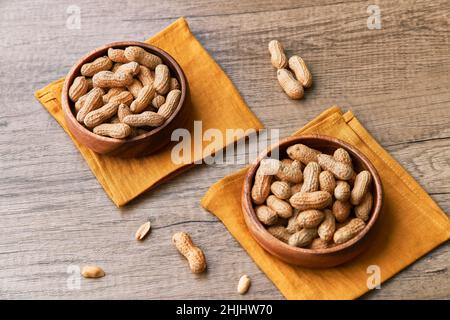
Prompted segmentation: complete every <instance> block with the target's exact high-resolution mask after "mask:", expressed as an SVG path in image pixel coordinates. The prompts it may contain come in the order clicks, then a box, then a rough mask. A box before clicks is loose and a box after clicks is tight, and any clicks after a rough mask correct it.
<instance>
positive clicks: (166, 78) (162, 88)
mask: <svg viewBox="0 0 450 320" xmlns="http://www.w3.org/2000/svg"><path fill="white" fill-rule="evenodd" d="M153 86H154V87H155V89H156V92H158V93H159V94H163V95H164V94H166V93H167V92H169V89H170V71H169V67H168V66H166V65H165V64H159V65H157V66H156V69H155V80H154V82H153Z"/></svg>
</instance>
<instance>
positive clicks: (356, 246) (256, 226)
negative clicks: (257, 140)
mask: <svg viewBox="0 0 450 320" xmlns="http://www.w3.org/2000/svg"><path fill="white" fill-rule="evenodd" d="M297 143H302V144H304V145H307V146H308V147H311V148H314V149H317V150H319V151H321V152H323V153H328V154H332V153H333V152H334V150H336V149H337V148H344V149H345V150H347V151H348V153H349V154H350V156H351V157H352V160H353V167H354V168H355V170H356V172H359V171H361V170H368V171H369V172H370V173H371V175H372V178H373V179H372V193H373V206H372V212H371V215H370V219H369V221H368V222H367V225H366V227H365V228H364V229H363V230H362V231H361V232H360V233H359V234H358V235H357V236H356V237H354V238H353V239H351V240H349V241H347V242H345V243H343V244H340V245H336V246H334V247H331V248H326V249H314V250H313V249H306V248H297V247H292V246H289V245H288V244H286V243H284V242H282V241H280V240H278V239H277V238H275V237H274V236H272V235H271V234H270V233H269V232H268V231H267V230H266V228H265V227H264V226H263V225H262V224H261V222H260V221H259V220H258V218H257V217H256V213H255V210H254V208H253V203H252V200H251V189H252V186H253V181H254V177H255V173H256V170H257V169H258V167H259V165H260V162H261V160H262V159H263V158H265V157H267V156H270V155H271V154H272V152H274V151H276V150H277V149H278V151H279V156H280V159H283V158H288V156H287V155H286V149H287V148H288V147H289V146H291V145H294V144H297ZM382 198H383V191H382V185H381V180H380V176H379V175H378V173H377V171H376V169H375V167H374V166H373V165H372V164H371V163H370V161H369V160H368V159H367V158H366V157H365V156H364V155H363V154H362V153H361V152H360V151H358V150H357V149H355V148H354V147H352V146H350V145H349V144H347V143H345V142H343V141H341V140H338V139H335V138H332V137H327V136H322V135H305V136H300V137H290V138H287V139H285V140H283V141H281V142H280V144H279V145H278V146H275V147H273V148H272V149H271V150H269V151H267V152H265V153H263V154H262V155H261V156H260V157H259V159H258V160H257V162H256V163H255V164H254V165H252V166H251V167H250V168H249V169H248V171H247V174H246V176H245V181H244V185H243V189H242V211H243V214H244V218H245V222H246V224H247V227H248V229H249V230H250V233H251V234H252V236H253V238H254V239H255V240H256V241H257V242H258V243H259V244H260V245H261V246H262V247H263V248H264V249H265V250H267V251H268V252H270V253H271V254H272V255H274V256H276V257H277V258H279V259H281V260H283V261H285V262H287V263H290V264H294V265H298V266H302V267H308V268H329V267H334V266H337V265H339V264H342V263H345V262H347V261H349V260H351V259H353V258H354V257H356V256H357V255H358V254H360V253H361V252H363V251H364V250H365V249H366V248H367V246H368V245H369V244H370V242H371V238H372V235H373V226H374V225H375V223H376V221H377V220H378V217H379V215H380V210H381V205H382Z"/></svg>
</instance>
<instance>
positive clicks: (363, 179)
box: [350, 170, 372, 206]
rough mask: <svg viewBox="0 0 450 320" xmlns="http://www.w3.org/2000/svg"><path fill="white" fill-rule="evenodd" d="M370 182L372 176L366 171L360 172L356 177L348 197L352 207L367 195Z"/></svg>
mask: <svg viewBox="0 0 450 320" xmlns="http://www.w3.org/2000/svg"><path fill="white" fill-rule="evenodd" d="M371 182H372V176H371V175H370V172H369V171H367V170H364V171H361V172H360V173H358V174H357V175H356V178H355V183H354V184H353V189H352V192H351V195H350V202H351V204H353V205H354V206H357V205H358V204H360V203H361V200H362V199H363V197H364V195H365V194H366V193H367V191H368V190H369V187H370V183H371Z"/></svg>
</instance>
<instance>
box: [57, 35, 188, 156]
mask: <svg viewBox="0 0 450 320" xmlns="http://www.w3.org/2000/svg"><path fill="white" fill-rule="evenodd" d="M128 46H139V47H142V48H144V49H145V50H147V51H148V52H150V53H153V54H155V55H157V56H159V57H160V58H161V59H162V61H163V63H164V64H166V65H167V66H168V67H169V69H170V72H171V75H172V77H175V78H177V80H178V82H179V83H180V86H181V99H180V102H179V104H178V107H177V109H176V110H175V112H174V113H173V114H172V116H171V117H170V118H169V119H168V120H167V121H166V122H165V123H164V124H163V125H162V126H160V127H157V128H155V129H153V130H151V131H149V132H147V133H146V134H143V135H139V136H137V137H134V138H129V139H115V138H109V137H103V136H99V135H96V134H94V133H93V132H91V131H89V130H88V129H86V128H85V127H84V126H83V125H81V124H80V123H79V122H78V121H77V120H76V118H75V115H74V112H73V110H74V103H73V102H72V101H70V99H69V94H68V93H69V88H70V85H71V84H72V82H73V80H74V79H75V78H76V77H77V76H79V75H80V69H81V66H82V65H83V64H85V63H86V62H91V61H93V60H95V59H96V58H98V57H101V56H104V55H107V52H108V49H109V48H115V49H124V48H126V47H128ZM188 100H189V87H188V82H187V80H186V77H185V75H184V73H183V70H182V69H181V67H180V66H179V65H178V63H177V62H176V61H175V60H174V59H173V58H172V57H171V56H170V55H169V54H168V53H167V52H165V51H163V50H161V49H159V48H157V47H154V46H151V45H148V44H146V43H143V42H136V41H123V42H113V43H110V44H107V45H104V46H102V47H100V48H97V49H95V50H93V51H92V52H90V53H88V54H87V55H85V56H84V57H83V58H81V59H80V60H79V61H78V62H77V63H76V64H75V65H74V66H73V68H72V69H71V70H70V71H69V73H68V75H67V77H66V79H65V81H64V86H63V89H62V94H61V103H62V109H63V112H64V119H65V121H66V124H67V127H68V129H69V131H70V132H71V133H72V134H73V135H74V136H75V138H76V139H77V140H78V141H79V142H80V143H82V144H83V145H85V146H87V147H88V148H90V149H92V150H93V151H95V152H97V153H100V154H107V155H111V156H118V157H139V156H145V155H148V154H150V153H154V152H155V151H157V150H159V149H160V148H161V147H163V146H165V145H166V144H168V143H169V142H170V137H171V134H172V132H173V131H174V130H175V129H177V128H181V127H183V125H184V123H185V121H186V120H187V109H188V106H189V103H188Z"/></svg>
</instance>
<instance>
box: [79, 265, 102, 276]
mask: <svg viewBox="0 0 450 320" xmlns="http://www.w3.org/2000/svg"><path fill="white" fill-rule="evenodd" d="M81 275H82V276H83V277H85V278H101V277H104V276H105V271H103V269H102V268H100V267H98V266H84V267H83V269H81Z"/></svg>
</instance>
